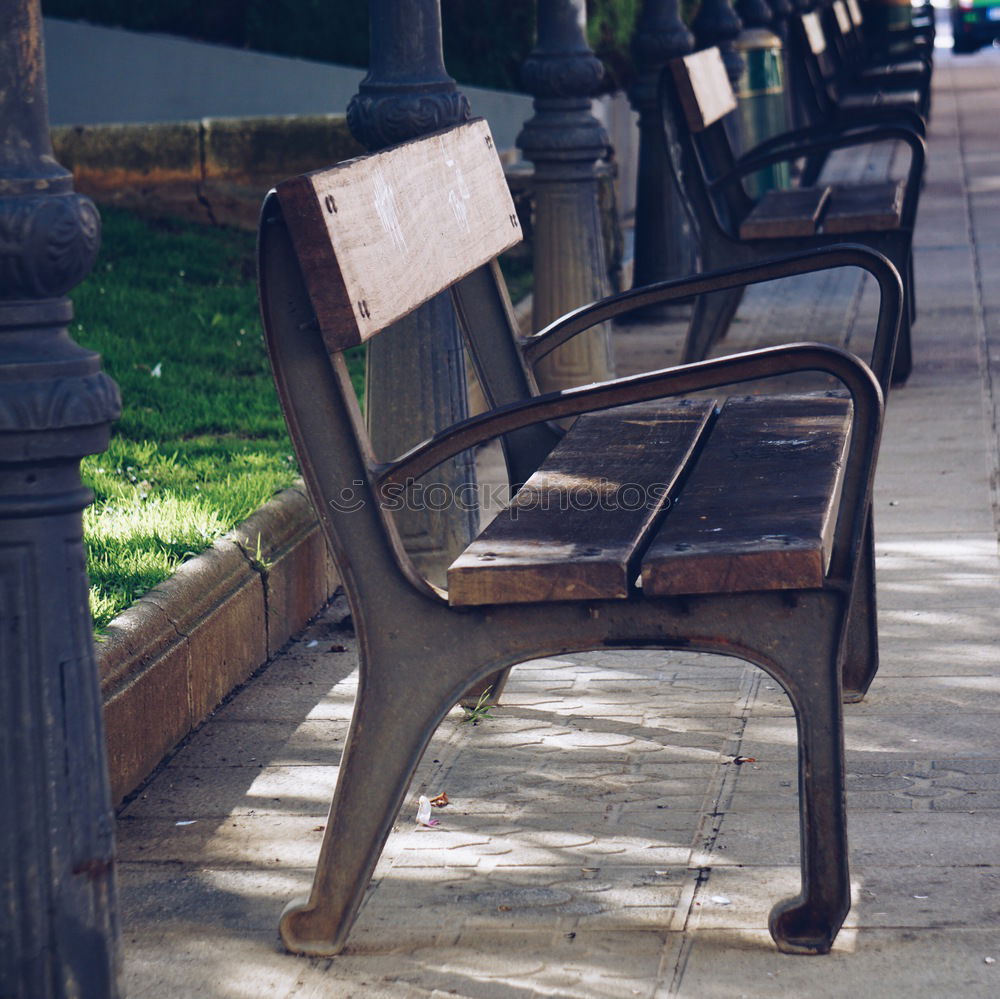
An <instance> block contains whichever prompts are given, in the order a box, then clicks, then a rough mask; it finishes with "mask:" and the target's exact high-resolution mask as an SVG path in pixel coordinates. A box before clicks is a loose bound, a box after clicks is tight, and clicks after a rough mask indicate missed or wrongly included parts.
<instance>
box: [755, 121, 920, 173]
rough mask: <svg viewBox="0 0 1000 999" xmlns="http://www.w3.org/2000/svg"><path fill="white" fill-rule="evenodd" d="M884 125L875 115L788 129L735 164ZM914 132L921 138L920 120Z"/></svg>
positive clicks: (765, 140)
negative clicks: (754, 157)
mask: <svg viewBox="0 0 1000 999" xmlns="http://www.w3.org/2000/svg"><path fill="white" fill-rule="evenodd" d="M885 124H886V121H885V115H876V116H873V118H872V120H871V121H863V120H858V121H841V122H838V121H834V122H831V123H830V124H829V125H806V126H805V127H803V128H793V129H789V131H787V132H782V133H781V134H780V135H774V136H772V137H771V138H770V139H764V140H763V141H762V142H758V143H757V145H755V146H752V147H751V148H750V149H748V150H747V151H746V152H745V153H743V155H742V156H740V157H739V158H738V159H737V160H736V163H737V164H740V163H742V162H743V161H744V160H746V159H748V158H750V157H752V156H760V155H763V154H766V153H770V152H777V151H778V150H782V149H786V148H787V149H789V150H794V149H795V147H797V146H800V145H802V143H805V142H817V141H822V140H824V139H825V140H832V139H837V138H841V137H843V136H846V135H850V134H851V133H852V132H856V131H858V130H859V129H867V128H875V127H878V126H884V125H885ZM915 131H917V134H918V135H920V136H921V137H923V135H924V132H925V129H924V127H923V120H922V119H920V128H919V129H916V130H915ZM795 155H796V156H798V155H800V154H798V153H796V154H795Z"/></svg>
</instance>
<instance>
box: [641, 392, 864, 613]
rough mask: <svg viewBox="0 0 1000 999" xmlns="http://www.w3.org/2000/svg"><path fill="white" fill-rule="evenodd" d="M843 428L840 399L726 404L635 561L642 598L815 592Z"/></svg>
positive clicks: (825, 560)
mask: <svg viewBox="0 0 1000 999" xmlns="http://www.w3.org/2000/svg"><path fill="white" fill-rule="evenodd" d="M850 423H851V408H850V402H849V401H848V400H847V399H845V398H843V397H841V396H834V395H831V396H825V397H818V396H780V397H777V396H776V397H769V396H764V397H739V398H732V399H730V400H729V401H728V402H727V404H726V405H725V407H724V408H723V410H722V412H721V414H720V415H719V418H718V420H717V421H716V423H715V426H714V427H713V429H712V434H711V436H710V437H709V439H708V441H707V442H706V444H705V446H704V448H703V450H702V451H701V453H700V455H699V457H698V460H697V462H696V464H695V466H694V469H693V471H692V472H691V473H690V478H689V479H688V481H687V483H686V484H685V487H684V490H683V492H682V494H681V496H680V498H679V500H678V502H677V503H675V504H674V505H673V507H672V508H671V509H670V511H669V512H668V513H667V515H666V517H665V519H664V521H663V523H662V525H661V526H660V528H659V530H658V531H657V533H656V535H655V537H654V538H653V541H652V543H651V545H650V547H649V549H648V551H647V552H646V555H645V556H644V557H643V559H642V590H643V593H644V594H646V595H647V596H673V595H681V594H697V593H722V592H729V593H739V592H747V591H752V590H778V589H788V588H806V589H808V588H812V587H816V588H819V587H822V585H823V581H824V578H825V574H826V570H827V566H828V564H829V557H830V550H831V543H832V540H831V539H832V532H833V530H834V526H835V525H834V523H833V522H832V521H833V515H832V512H833V511H834V510H835V509H836V502H837V498H838V495H839V488H840V481H841V474H842V470H843V460H844V455H845V452H846V447H847V442H848V438H849V434H850Z"/></svg>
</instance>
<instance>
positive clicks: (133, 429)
mask: <svg viewBox="0 0 1000 999" xmlns="http://www.w3.org/2000/svg"><path fill="white" fill-rule="evenodd" d="M101 214H102V217H103V222H104V234H103V241H102V249H101V254H100V257H99V258H98V262H97V264H96V266H95V268H94V271H93V273H92V274H91V276H90V277H89V278H88V279H87V280H86V281H85V282H84V283H83V284H81V285H80V286H79V287H78V288H77V289H75V290H74V292H73V295H72V297H73V302H74V307H75V311H76V315H77V317H78V319H77V320H76V321H74V323H73V325H72V335H73V338H74V339H75V340H76V341H77V342H78V343H80V344H82V345H83V346H85V347H89V348H91V349H93V350H96V351H98V352H99V353H100V354H101V355H102V357H103V362H104V368H105V370H106V371H108V372H109V373H110V374H111V376H112V377H113V378H114V379H115V381H117V382H118V385H119V387H120V388H121V393H122V400H123V413H122V417H121V420H120V421H119V422H118V423H117V424H115V427H114V430H113V436H112V440H111V444H110V447H109V448H108V450H107V452H105V453H104V454H100V455H95V456H93V457H90V458H86V459H84V462H83V477H84V481H85V482H86V484H87V485H88V486H89V487H90V488H91V489H93V490H94V494H95V497H96V501H95V503H94V505H93V506H92V507H90V508H89V509H88V510H87V511H86V512H85V514H84V537H85V540H86V545H87V553H88V562H87V570H88V572H89V574H90V580H91V610H92V613H93V616H94V624H95V627H96V629H97V631H98V633H100V631H101V630H102V629H103V628H104V627H105V626H106V625H107V623H108V622H109V621H110V620H111V618H113V617H114V616H115V615H116V614H118V613H120V612H121V611H122V610H123V609H124V608H126V607H127V606H128V605H129V604H131V603H132V602H133V601H134V600H135V599H136V598H137V597H139V596H141V595H142V594H143V593H145V592H146V591H147V590H149V589H150V588H151V587H153V586H155V585H156V584H157V583H159V582H160V581H161V580H163V579H165V578H166V577H167V576H169V575H170V573H171V572H173V570H174V569H175V568H176V567H177V565H178V564H179V563H180V562H182V561H183V560H184V559H185V558H188V557H190V556H192V555H196V554H198V553H199V552H201V551H203V550H204V549H205V548H206V547H208V546H209V545H211V543H212V542H213V541H214V540H215V539H216V538H218V537H219V536H221V535H222V534H225V533H226V532H227V531H229V530H231V529H232V528H233V527H235V526H236V525H237V524H238V523H239V522H240V521H242V520H243V519H245V518H246V517H247V516H249V515H250V514H251V513H252V512H253V511H254V510H255V509H256V508H257V507H259V506H260V505H261V504H262V503H263V502H265V501H266V500H267V499H269V498H270V497H271V496H272V495H274V493H275V492H278V491H279V490H281V489H282V488H284V487H286V486H288V485H290V484H291V483H292V482H293V481H294V479H295V478H296V476H297V474H298V473H297V469H296V465H295V460H294V457H293V455H292V447H291V444H290V442H289V440H288V435H287V432H286V430H285V424H284V420H283V418H282V415H281V410H280V408H279V405H278V400H277V396H276V394H275V391H274V386H273V383H272V381H271V372H270V367H269V365H268V361H267V356H266V353H265V350H264V343H263V337H262V333H261V327H260V320H259V317H258V312H257V287H256V278H255V269H254V237H253V235H252V234H250V233H245V232H241V231H238V230H232V229H224V228H214V227H204V226H198V225H194V224H189V223H184V222H174V221H171V222H163V221H157V222H147V221H143V220H142V219H139V218H137V217H136V216H133V215H131V214H129V213H127V212H123V211H120V210H115V209H110V208H105V209H102V213H101ZM504 270H505V272H506V273H507V275H508V280H509V281H510V282H511V287H512V290H513V291H515V299H516V298H518V297H520V295H521V294H524V293H526V292H527V290H528V289H529V288H530V283H531V276H530V258H526V259H525V258H523V254H522V259H517V258H516V256H515V257H514V259H511V260H509V261H504ZM348 364H349V367H350V370H351V377H352V380H353V382H354V386H355V389H356V391H357V392H358V395H359V396H361V394H362V392H363V387H364V357H363V353H362V350H361V348H355V349H354V350H353V351H350V352H348ZM251 540H253V539H251ZM263 544H264V545H266V544H267V539H266V538H265V539H263Z"/></svg>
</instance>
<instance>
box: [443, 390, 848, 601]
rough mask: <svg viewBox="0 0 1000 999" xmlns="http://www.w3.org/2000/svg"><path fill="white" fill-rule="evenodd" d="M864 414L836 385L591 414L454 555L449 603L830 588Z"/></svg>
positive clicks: (650, 405)
mask: <svg viewBox="0 0 1000 999" xmlns="http://www.w3.org/2000/svg"><path fill="white" fill-rule="evenodd" d="M850 422H851V421H850V402H849V400H847V399H846V398H843V397H842V396H834V395H815V396H742V397H735V398H731V399H729V400H728V401H727V402H726V403H725V405H724V406H723V407H722V408H721V411H718V410H717V407H716V404H715V402H714V401H710V400H699V401H692V400H682V401H680V402H676V401H675V402H671V403H665V402H661V401H658V402H654V403H643V404H640V405H636V406H630V407H624V408H619V409H616V410H609V411H604V412H600V413H592V414H587V415H585V416H581V417H580V418H579V420H578V421H577V422H576V424H574V426H573V427H572V429H571V430H570V431H569V432H568V433H567V434H566V436H565V438H564V439H563V441H562V442H561V443H560V444H559V445H558V446H557V447H556V448H555V450H553V452H552V453H551V454H550V455H549V457H548V458H547V459H546V460H545V462H544V463H543V464H542V466H541V467H540V468H539V469H538V471H537V472H536V473H535V474H534V475H533V476H532V477H531V478H530V479H529V480H528V482H527V483H526V484H525V485H524V487H523V488H522V489H521V491H520V492H519V493H518V494H517V496H516V497H515V498H514V501H513V502H512V503H511V504H510V506H509V507H508V508H507V509H506V510H504V511H503V512H501V513H500V514H499V515H498V516H497V517H496V518H495V519H494V520H493V521H492V522H491V523H490V524H489V526H487V528H486V529H485V530H484V531H483V532H482V533H481V534H480V536H479V537H478V538H477V539H476V540H475V541H474V542H473V543H472V544H471V545H470V546H469V547H468V548H467V549H466V550H465V551H464V552H463V553H462V555H460V556H459V558H458V559H456V560H455V561H454V562H453V563H452V565H451V567H450V568H449V570H448V599H449V603H451V604H452V605H453V606H472V605H481V604H504V603H536V602H540V601H549V600H582V599H590V600H609V599H625V598H628V597H630V596H634V595H635V594H636V590H637V588H639V587H641V589H642V591H643V593H644V594H646V595H647V596H674V595H682V594H692V593H737V592H747V591H755V590H778V589H793V588H811V587H815V588H819V587H821V586H822V585H823V580H824V578H825V575H826V569H827V566H828V563H829V557H830V550H831V545H832V539H833V524H832V511H833V510H834V508H835V503H836V499H837V496H838V494H839V490H840V480H841V473H842V470H843V459H844V454H845V450H846V447H847V441H848V437H849V433H850ZM640 574H641V575H640ZM640 578H641V584H639V586H637V583H638V581H639V579H640Z"/></svg>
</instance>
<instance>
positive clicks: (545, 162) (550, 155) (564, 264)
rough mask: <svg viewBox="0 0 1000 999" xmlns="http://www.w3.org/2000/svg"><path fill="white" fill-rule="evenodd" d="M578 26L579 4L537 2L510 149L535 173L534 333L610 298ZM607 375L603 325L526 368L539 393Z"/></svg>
mask: <svg viewBox="0 0 1000 999" xmlns="http://www.w3.org/2000/svg"><path fill="white" fill-rule="evenodd" d="M585 19H586V15H585V12H584V4H583V0H539V4H538V44H537V45H536V47H535V49H534V50H533V51H532V53H531V55H530V56H529V57H528V59H527V60H526V62H525V64H524V67H523V71H522V73H523V78H524V84H525V86H526V87H527V89H528V91H529V92H530V93H532V94H533V95H534V97H535V114H534V117H532V118H531V119H530V120H529V121H527V122H526V123H525V125H524V128H523V129H522V131H521V134H520V135H519V136H518V138H517V144H518V147H519V148H520V149H521V151H522V152H523V153H524V156H525V158H526V159H528V160H530V161H531V163H532V164H533V165H534V168H535V169H534V175H533V180H532V184H533V189H534V198H535V247H534V252H535V258H534V272H535V291H534V308H533V313H532V324H533V325H534V328H535V329H536V330H538V329H541V328H542V327H543V326H545V325H546V324H547V323H549V322H551V321H552V320H553V319H557V318H558V317H559V316H561V315H563V314H564V313H566V312H569V311H570V309H575V308H577V307H578V306H580V305H585V304H586V303H587V302H592V301H593V300H594V299H595V298H601V297H603V296H605V295H607V294H608V293H609V291H610V286H609V281H608V273H607V264H606V261H605V257H604V241H603V237H602V235H601V218H600V209H599V200H598V199H599V194H598V183H599V181H598V176H597V161H598V159H600V158H601V157H603V156H604V154H605V152H606V151H607V147H608V137H607V133H606V132H605V131H604V128H603V127H602V126H601V124H600V122H598V121H597V119H596V118H595V117H594V116H593V114H591V105H590V97H591V95H592V94H594V93H595V92H596V91H597V89H598V87H599V86H600V82H601V78H602V76H603V75H604V67H603V66H602V65H601V62H600V60H598V59H597V57H596V56H595V55H594V53H593V52H591V50H590V49H589V48H588V46H587V43H586V40H585V37H584V24H585ZM612 371H613V364H612V360H611V346H610V337H609V334H608V331H607V330H606V329H605V328H604V327H597V328H595V329H593V330H590V331H589V332H587V333H583V334H581V335H580V336H578V337H576V338H575V339H574V340H573V342H572V343H569V344H567V345H566V346H564V347H560V348H559V349H558V350H556V351H555V352H554V353H552V354H550V355H549V356H548V357H546V358H544V359H543V360H542V362H541V363H540V364H539V365H538V366H537V367H536V374H537V376H538V380H539V384H540V386H541V387H542V388H543V389H544V390H546V391H548V390H554V389H561V388H568V387H570V386H572V385H580V384H584V383H586V382H591V381H599V380H601V379H604V378H608V377H610V375H611V373H612Z"/></svg>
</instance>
